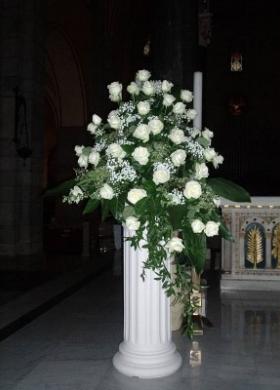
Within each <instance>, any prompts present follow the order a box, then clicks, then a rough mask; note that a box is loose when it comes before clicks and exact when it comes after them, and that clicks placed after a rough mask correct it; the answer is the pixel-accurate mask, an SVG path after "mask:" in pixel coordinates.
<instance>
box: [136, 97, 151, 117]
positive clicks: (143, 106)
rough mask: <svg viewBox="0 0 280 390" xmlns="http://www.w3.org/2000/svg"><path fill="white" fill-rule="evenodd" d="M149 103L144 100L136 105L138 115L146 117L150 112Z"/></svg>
mask: <svg viewBox="0 0 280 390" xmlns="http://www.w3.org/2000/svg"><path fill="white" fill-rule="evenodd" d="M150 109H151V106H150V103H149V102H147V101H146V100H145V101H143V102H139V103H138V104H137V111H138V112H139V114H140V115H147V114H148V113H149V112H150Z"/></svg>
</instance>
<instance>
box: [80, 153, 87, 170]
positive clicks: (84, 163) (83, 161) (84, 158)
mask: <svg viewBox="0 0 280 390" xmlns="http://www.w3.org/2000/svg"><path fill="white" fill-rule="evenodd" d="M78 165H79V166H80V167H81V168H87V166H88V157H87V156H85V155H84V154H81V155H80V157H79V158H78Z"/></svg>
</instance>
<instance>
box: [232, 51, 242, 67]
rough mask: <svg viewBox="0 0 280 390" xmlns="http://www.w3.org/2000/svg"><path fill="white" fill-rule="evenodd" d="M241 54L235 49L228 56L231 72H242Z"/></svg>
mask: <svg viewBox="0 0 280 390" xmlns="http://www.w3.org/2000/svg"><path fill="white" fill-rule="evenodd" d="M242 70H243V65H242V54H241V53H240V52H239V51H235V52H233V53H232V54H231V57H230V71H231V72H242Z"/></svg>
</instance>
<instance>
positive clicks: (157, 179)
mask: <svg viewBox="0 0 280 390" xmlns="http://www.w3.org/2000/svg"><path fill="white" fill-rule="evenodd" d="M169 179H170V172H169V170H168V169H165V168H158V169H156V170H155V171H154V173H153V182H154V183H155V184H156V185H158V184H163V183H166V182H167V181H168V180H169Z"/></svg>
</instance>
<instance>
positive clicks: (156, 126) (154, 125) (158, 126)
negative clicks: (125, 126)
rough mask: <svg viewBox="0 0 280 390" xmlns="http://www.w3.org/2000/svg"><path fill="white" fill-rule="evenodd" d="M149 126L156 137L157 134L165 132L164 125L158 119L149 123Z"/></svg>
mask: <svg viewBox="0 0 280 390" xmlns="http://www.w3.org/2000/svg"><path fill="white" fill-rule="evenodd" d="M148 126H149V128H150V130H151V132H152V133H153V134H154V135H156V134H159V133H160V132H161V131H162V130H163V127H164V124H163V123H162V121H161V120H159V119H158V118H154V119H151V120H150V121H149V123H148Z"/></svg>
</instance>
